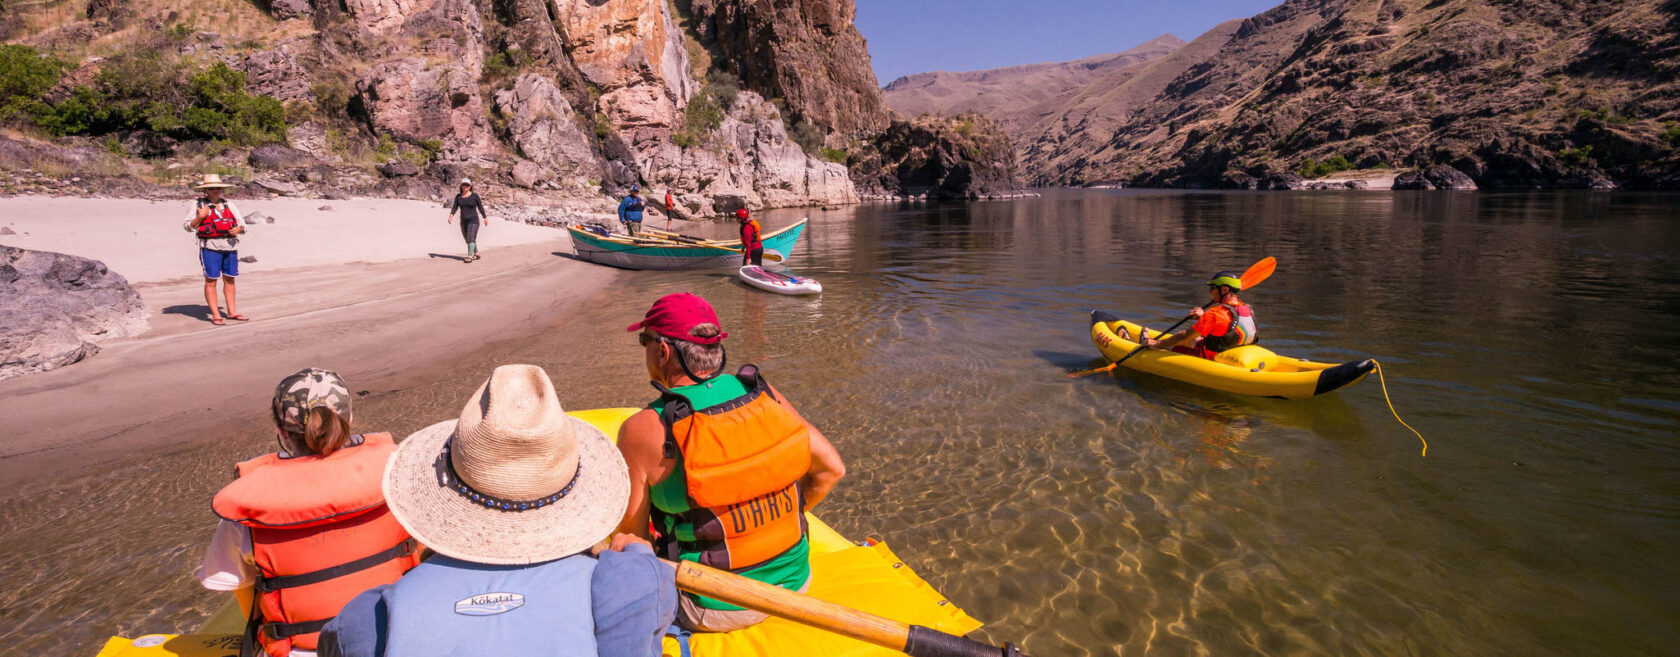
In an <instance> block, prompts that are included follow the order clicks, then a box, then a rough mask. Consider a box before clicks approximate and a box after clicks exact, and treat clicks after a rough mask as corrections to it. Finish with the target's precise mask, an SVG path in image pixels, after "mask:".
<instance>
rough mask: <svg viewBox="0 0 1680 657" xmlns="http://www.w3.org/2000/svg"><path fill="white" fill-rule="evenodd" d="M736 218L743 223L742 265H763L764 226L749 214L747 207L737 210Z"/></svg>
mask: <svg viewBox="0 0 1680 657" xmlns="http://www.w3.org/2000/svg"><path fill="white" fill-rule="evenodd" d="M735 220H736V221H738V222H740V223H741V265H742V266H743V267H744V266H746V265H749V264H750V265H752V266H754V267H763V266H764V228H763V227H761V226H759V225H758V221H756V220H754V219H752V218H751V217H749V216H748V215H747V209H746V208H741V209H739V210H736V211H735Z"/></svg>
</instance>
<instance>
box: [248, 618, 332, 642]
mask: <svg viewBox="0 0 1680 657" xmlns="http://www.w3.org/2000/svg"><path fill="white" fill-rule="evenodd" d="M331 622H332V619H331V618H323V619H321V620H312V621H304V622H302V623H263V624H262V630H261V631H262V633H263V635H264V636H267V637H268V640H269V641H279V640H280V639H289V638H291V637H294V636H298V635H300V634H313V633H315V632H319V631H321V628H323V627H326V626H327V623H331Z"/></svg>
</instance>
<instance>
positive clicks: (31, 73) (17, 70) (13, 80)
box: [0, 45, 65, 120]
mask: <svg viewBox="0 0 1680 657" xmlns="http://www.w3.org/2000/svg"><path fill="white" fill-rule="evenodd" d="M64 69H65V64H64V62H61V61H58V60H57V59H54V58H52V57H49V56H43V55H42V54H41V53H40V52H39V51H37V50H35V49H34V48H31V47H29V46H15V45H3V46H0V120H6V119H10V118H12V117H14V116H18V115H20V114H25V113H28V112H29V110H30V109H31V108H32V107H33V106H35V105H39V104H40V100H39V99H40V96H41V94H43V93H46V92H47V90H48V89H51V88H52V86H53V85H55V84H58V79H59V78H60V77H62V76H63V75H64Z"/></svg>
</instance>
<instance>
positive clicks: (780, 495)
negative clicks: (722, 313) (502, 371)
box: [618, 292, 846, 632]
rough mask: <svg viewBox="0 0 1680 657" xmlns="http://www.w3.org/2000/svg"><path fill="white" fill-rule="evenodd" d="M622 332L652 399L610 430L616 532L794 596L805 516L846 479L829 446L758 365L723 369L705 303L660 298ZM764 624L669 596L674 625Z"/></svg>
mask: <svg viewBox="0 0 1680 657" xmlns="http://www.w3.org/2000/svg"><path fill="white" fill-rule="evenodd" d="M627 330H629V331H631V332H635V333H637V336H636V339H637V341H638V342H640V343H641V345H642V350H643V355H644V359H645V362H646V364H647V372H648V378H650V379H652V382H653V387H654V388H657V389H658V390H659V393H660V395H659V399H658V400H656V401H654V402H653V403H651V404H648V407H647V408H645V409H643V410H642V411H641V412H639V413H636V414H635V415H632V416H630V418H629V419H628V420H625V421H624V425H623V426H621V427H619V431H618V450H619V452H621V453H622V454H623V455H624V461H625V463H626V464H627V465H628V466H629V468H630V505H629V508H627V509H626V510H625V513H624V520H623V522H621V523H619V531H622V532H627V533H631V534H636V535H638V536H641V537H643V538H649V539H652V540H654V541H655V544H656V548H655V549H656V550H657V551H659V552H660V553H661V554H663V555H665V556H666V557H668V558H672V559H685V560H688V561H695V562H699V563H702V564H705V565H708V566H712V567H716V568H723V569H726V570H731V571H734V572H736V573H737V574H740V575H743V576H746V577H749V578H752V579H756V580H758V581H761V582H766V583H769V584H772V585H775V586H780V587H782V588H786V589H790V590H795V591H804V590H805V589H806V588H807V587H808V586H809V585H810V582H811V564H810V558H809V555H810V541H809V539H808V538H807V536H806V524H805V520H804V511H806V510H808V509H810V508H811V507H814V506H816V505H817V503H818V502H821V501H822V499H823V498H824V497H825V496H827V495H828V492H829V491H830V490H833V488H834V484H835V483H837V482H839V481H840V478H841V477H843V476H845V474H846V465H845V463H843V462H842V461H841V460H840V454H839V453H838V452H836V451H835V450H834V445H832V444H830V443H829V442H828V439H827V438H825V437H824V436H823V434H822V432H821V431H818V430H817V428H816V427H814V426H812V425H811V423H809V422H806V421H805V418H804V417H801V416H800V415H799V411H796V410H794V408H793V406H792V405H791V404H789V403H788V401H787V399H786V398H785V397H783V396H782V394H781V392H779V391H777V390H776V389H775V388H774V387H772V386H771V385H770V384H769V383H766V382H765V381H764V377H763V376H761V375H760V374H759V372H758V368H756V367H754V366H752V365H746V366H743V367H741V369H740V370H739V371H738V372H737V373H736V374H734V375H727V374H723V368H724V360H725V358H724V348H723V339H724V338H726V337H729V334H728V333H725V332H724V331H723V327H722V326H721V325H720V324H719V323H718V318H717V312H715V311H713V310H712V305H711V304H709V303H706V300H705V299H702V298H700V297H699V296H697V295H694V294H690V293H687V292H683V293H680V294H670V295H666V296H664V297H660V299H659V300H658V301H655V302H654V303H653V307H651V308H649V309H648V311H647V314H646V315H645V316H644V317H642V321H639V322H636V323H635V324H631V325H630V328H629V329H627ZM650 526H651V528H652V530H653V531H650ZM655 531H656V532H657V535H655V534H654V533H653V532H655ZM764 619H765V615H764V614H762V613H759V612H756V611H752V610H750V609H742V608H740V607H736V606H733V605H730V604H727V603H724V602H721V601H718V600H713V599H711V598H706V597H703V596H697V595H692V594H687V593H684V594H683V595H682V597H681V598H680V599H679V600H678V603H677V623H678V624H679V625H682V626H683V627H685V628H687V629H689V630H692V631H697V632H728V631H731V630H737V629H741V628H744V627H750V626H752V625H755V624H757V623H759V622H760V621H763V620H764Z"/></svg>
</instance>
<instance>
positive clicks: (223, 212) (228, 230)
mask: <svg viewBox="0 0 1680 657" xmlns="http://www.w3.org/2000/svg"><path fill="white" fill-rule="evenodd" d="M198 207H201V208H209V209H210V216H208V217H205V218H204V221H201V222H199V224H198V238H199V239H201V240H213V239H221V238H224V237H233V227H234V226H236V225H238V223H239V222H238V220H236V219H234V218H233V208H231V207H228V204H227V202H226V201H223V202H221V203H218V204H215V205H211V204H210V200H209V199H203V198H201V199H198Z"/></svg>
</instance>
